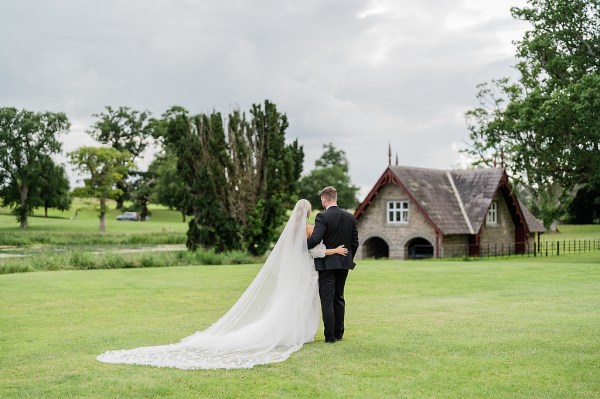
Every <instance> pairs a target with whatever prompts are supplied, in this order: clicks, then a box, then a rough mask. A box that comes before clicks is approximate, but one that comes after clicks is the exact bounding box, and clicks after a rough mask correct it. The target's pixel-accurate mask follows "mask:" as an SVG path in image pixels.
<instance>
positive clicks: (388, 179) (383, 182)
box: [354, 167, 442, 234]
mask: <svg viewBox="0 0 600 399" xmlns="http://www.w3.org/2000/svg"><path fill="white" fill-rule="evenodd" d="M388 184H395V185H397V186H400V187H401V188H402V189H403V190H404V191H405V192H406V194H407V195H408V198H410V200H411V202H412V203H413V204H415V206H416V207H417V210H418V211H419V212H421V214H422V215H423V216H424V217H425V219H426V220H427V222H428V223H429V224H430V225H431V227H433V229H434V230H435V231H436V233H439V234H442V231H441V230H440V228H439V227H438V226H437V225H436V224H435V223H434V222H433V220H431V218H430V217H429V215H428V214H427V212H425V210H424V209H423V208H422V207H421V205H419V202H418V201H417V200H416V199H415V197H413V195H412V194H411V193H410V191H409V190H408V188H406V186H405V185H404V183H402V181H401V180H400V178H399V177H398V175H396V174H395V173H394V171H393V170H392V169H391V168H390V167H388V168H387V169H386V170H385V172H383V174H382V175H381V177H380V178H379V180H377V183H375V186H373V188H372V189H371V191H370V192H369V194H368V195H367V197H366V198H365V200H364V201H363V202H362V203H361V204H360V205H359V206H358V208H356V211H354V219H356V220H359V219H360V217H361V216H362V215H363V214H364V213H365V211H366V209H367V208H368V207H369V205H371V202H373V199H374V198H375V197H376V196H377V195H379V190H381V189H382V188H383V187H384V186H387V185H388Z"/></svg>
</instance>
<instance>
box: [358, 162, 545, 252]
mask: <svg viewBox="0 0 600 399" xmlns="http://www.w3.org/2000/svg"><path fill="white" fill-rule="evenodd" d="M354 217H355V218H356V220H357V227H358V232H359V237H360V245H359V248H358V252H357V254H356V257H357V258H358V259H362V258H384V257H387V258H396V259H406V258H424V257H456V256H479V255H495V254H498V255H500V254H509V253H510V254H514V253H524V252H527V251H533V244H534V242H536V241H535V240H536V239H537V244H538V245H537V246H538V247H539V235H540V234H541V233H543V232H544V231H545V229H544V227H543V226H542V225H541V224H540V222H539V221H538V220H537V219H536V218H535V217H534V216H533V215H532V214H531V212H529V210H528V209H527V208H526V207H525V206H524V205H523V203H521V201H519V200H518V199H517V197H516V196H515V194H514V193H513V191H512V189H511V186H510V184H509V181H508V176H507V175H506V173H505V171H504V169H503V168H489V169H474V170H449V171H447V170H435V169H424V168H415V167H406V166H398V165H396V166H392V165H390V166H388V168H387V169H386V170H385V172H384V173H383V175H381V177H380V178H379V180H378V181H377V183H375V186H374V187H373V189H372V190H371V191H370V192H369V194H368V195H367V197H366V199H365V200H364V201H363V202H362V203H361V204H360V206H359V207H358V208H357V209H356V211H355V213H354ZM536 233H537V237H536Z"/></svg>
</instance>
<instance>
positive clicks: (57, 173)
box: [37, 159, 71, 217]
mask: <svg viewBox="0 0 600 399" xmlns="http://www.w3.org/2000/svg"><path fill="white" fill-rule="evenodd" d="M48 161H49V162H47V164H46V165H45V166H43V170H44V173H43V174H42V176H41V181H40V184H39V185H38V186H37V188H38V190H37V191H38V196H39V203H40V206H42V207H43V208H44V216H45V217H48V208H54V209H58V210H60V211H66V210H68V209H69V208H71V196H70V195H69V190H70V184H69V177H68V176H67V172H66V171H65V167H64V166H63V165H57V164H55V163H54V162H52V160H51V159H48Z"/></svg>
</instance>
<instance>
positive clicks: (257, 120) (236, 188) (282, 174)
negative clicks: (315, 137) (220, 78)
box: [165, 101, 304, 254]
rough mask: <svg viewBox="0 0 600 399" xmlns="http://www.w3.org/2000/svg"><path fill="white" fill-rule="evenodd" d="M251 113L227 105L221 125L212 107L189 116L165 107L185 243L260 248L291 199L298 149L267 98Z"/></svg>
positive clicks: (297, 173)
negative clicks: (184, 215) (187, 215)
mask: <svg viewBox="0 0 600 399" xmlns="http://www.w3.org/2000/svg"><path fill="white" fill-rule="evenodd" d="M250 115H251V119H250V120H247V119H246V116H245V114H243V113H240V112H239V111H234V112H233V113H232V114H231V115H229V118H228V125H227V132H226V131H225V128H224V124H223V118H222V117H221V114H220V113H217V112H213V113H212V114H211V115H204V114H200V115H196V116H194V117H190V116H189V114H188V112H187V111H186V110H185V109H183V108H181V107H173V108H172V109H171V110H169V111H168V112H167V113H166V114H165V119H166V120H168V128H167V129H166V133H165V137H166V139H165V145H166V146H167V148H169V149H172V150H173V152H174V154H175V155H176V158H177V171H178V173H179V175H180V176H181V178H182V179H183V181H184V183H185V186H186V194H185V200H184V202H185V206H184V208H185V209H189V210H190V211H191V213H192V215H193V219H192V220H191V221H190V223H189V225H190V228H189V230H188V240H187V246H188V248H190V249H192V250H195V249H196V248H198V247H199V246H209V247H214V248H215V249H217V250H218V251H225V250H232V249H245V250H248V251H249V252H250V253H252V254H262V253H264V251H266V250H267V249H268V247H269V245H270V244H271V243H272V241H273V239H274V237H275V235H276V230H277V229H278V228H279V227H280V225H281V223H282V221H283V219H284V218H285V215H286V212H287V210H288V209H289V208H290V206H291V205H292V201H293V200H294V199H295V193H296V190H297V186H296V184H297V180H298V178H299V176H300V173H301V170H302V169H301V168H302V160H303V156H304V154H303V152H302V148H301V147H300V146H299V145H298V143H297V142H294V143H292V144H286V143H285V130H286V128H287V127H288V123H287V118H286V117H285V115H283V114H280V113H279V112H278V111H277V108H276V106H275V104H273V103H271V102H269V101H265V103H264V108H263V106H262V105H253V106H252V109H251V111H250Z"/></svg>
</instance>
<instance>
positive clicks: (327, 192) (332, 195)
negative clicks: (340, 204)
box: [319, 186, 337, 202]
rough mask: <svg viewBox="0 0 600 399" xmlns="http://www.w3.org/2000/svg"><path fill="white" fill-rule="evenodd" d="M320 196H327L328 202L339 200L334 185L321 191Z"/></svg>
mask: <svg viewBox="0 0 600 399" xmlns="http://www.w3.org/2000/svg"><path fill="white" fill-rule="evenodd" d="M319 197H325V199H326V200H327V201H328V202H332V201H333V202H337V190H336V189H335V187H332V186H328V187H325V188H324V189H323V190H321V191H319Z"/></svg>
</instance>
